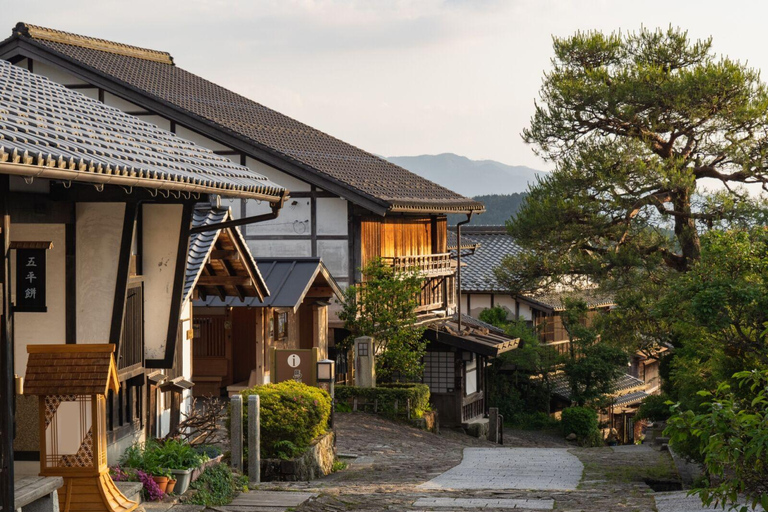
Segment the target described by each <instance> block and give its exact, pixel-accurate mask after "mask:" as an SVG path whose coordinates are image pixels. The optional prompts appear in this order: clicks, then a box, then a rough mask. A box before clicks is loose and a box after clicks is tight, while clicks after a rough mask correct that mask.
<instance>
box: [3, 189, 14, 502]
mask: <svg viewBox="0 0 768 512" xmlns="http://www.w3.org/2000/svg"><path fill="white" fill-rule="evenodd" d="M8 190H9V176H8V175H3V176H0V216H1V217H0V220H1V221H2V226H0V229H1V231H0V249H1V250H2V251H3V253H2V254H3V261H2V265H0V283H2V290H1V291H2V297H0V301H1V302H2V303H1V304H0V308H1V309H0V345H1V349H0V397H1V398H2V402H1V403H2V405H0V433H2V435H0V505H1V506H2V507H3V510H14V509H15V506H14V495H13V438H14V434H15V432H14V409H15V402H16V387H15V383H14V378H13V376H14V373H13V370H14V368H13V318H12V316H11V315H12V312H11V287H10V278H9V276H10V259H9V257H10V251H9V245H10V239H11V216H10V212H9V210H8V200H9V197H8V196H9V191H8Z"/></svg>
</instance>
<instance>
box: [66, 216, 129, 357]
mask: <svg viewBox="0 0 768 512" xmlns="http://www.w3.org/2000/svg"><path fill="white" fill-rule="evenodd" d="M124 216H125V204H124V203H78V204H77V235H76V239H77V248H76V258H77V265H76V266H77V342H78V343H108V342H109V329H110V327H111V322H112V305H113V303H114V300H115V284H116V282H117V264H118V259H119V255H120V238H121V236H122V233H123V218H124Z"/></svg>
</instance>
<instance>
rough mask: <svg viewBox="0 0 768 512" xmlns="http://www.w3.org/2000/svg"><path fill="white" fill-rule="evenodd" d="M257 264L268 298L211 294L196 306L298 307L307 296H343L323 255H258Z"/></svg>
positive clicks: (327, 297) (197, 301) (339, 297)
mask: <svg viewBox="0 0 768 512" xmlns="http://www.w3.org/2000/svg"><path fill="white" fill-rule="evenodd" d="M256 265H257V266H258V267H259V270H260V271H261V272H262V274H263V275H264V279H265V280H266V282H267V286H268V287H269V290H270V294H269V296H268V297H264V298H263V299H259V298H258V297H248V298H245V299H239V298H238V297H233V296H227V297H225V298H224V299H222V298H221V297H216V296H209V297H207V298H205V299H201V300H196V301H195V302H194V305H195V306H200V307H205V306H234V307H238V306H243V307H256V308H259V307H273V308H291V309H293V310H294V311H295V310H296V309H298V307H299V306H300V305H301V303H302V302H303V301H304V298H305V297H307V296H316V297H317V298H318V299H331V298H333V297H334V296H335V297H336V298H338V299H341V298H342V296H343V292H342V291H341V288H339V285H338V284H337V283H336V281H335V280H334V279H333V276H331V273H330V272H329V271H328V269H327V268H326V266H325V264H324V263H323V262H322V260H321V259H320V258H317V257H307V258H257V259H256Z"/></svg>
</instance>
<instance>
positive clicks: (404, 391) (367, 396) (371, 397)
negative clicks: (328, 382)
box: [336, 384, 429, 418]
mask: <svg viewBox="0 0 768 512" xmlns="http://www.w3.org/2000/svg"><path fill="white" fill-rule="evenodd" d="M355 398H357V399H358V401H364V402H367V403H370V404H371V405H373V403H374V401H376V403H377V411H378V414H381V415H382V416H391V417H394V415H395V400H397V403H398V404H397V415H398V416H405V415H406V404H407V403H408V400H410V401H411V418H421V417H422V416H423V415H424V413H425V412H426V411H428V410H429V386H427V385H426V384H384V385H381V386H379V387H375V388H359V387H356V386H336V400H337V401H339V402H347V403H351V402H352V400H353V399H355Z"/></svg>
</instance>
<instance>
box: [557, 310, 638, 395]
mask: <svg viewBox="0 0 768 512" xmlns="http://www.w3.org/2000/svg"><path fill="white" fill-rule="evenodd" d="M564 302H565V306H566V310H565V311H563V312H562V313H561V319H562V321H563V327H565V330H566V332H567V333H568V338H569V340H570V351H569V353H568V354H567V355H566V356H565V357H564V359H563V365H562V369H563V372H564V373H565V375H566V376H567V377H568V382H569V385H570V388H571V402H572V403H574V404H576V405H579V406H584V405H586V404H588V403H592V404H594V403H597V402H599V401H600V400H601V399H603V398H604V397H605V396H606V395H608V394H610V393H611V392H613V386H614V382H615V381H616V379H617V378H619V377H620V376H621V375H623V373H624V368H626V364H627V354H626V352H625V351H624V350H623V349H621V348H620V347H617V346H615V345H612V344H610V343H608V342H607V341H605V340H600V339H599V337H598V329H599V327H600V326H599V325H591V326H590V325H587V312H588V310H589V308H588V307H587V304H586V303H585V302H584V301H583V300H576V299H569V298H567V299H565V301H564Z"/></svg>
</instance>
